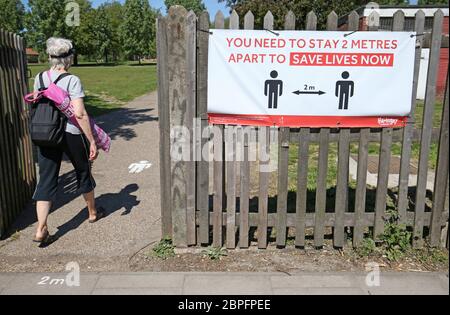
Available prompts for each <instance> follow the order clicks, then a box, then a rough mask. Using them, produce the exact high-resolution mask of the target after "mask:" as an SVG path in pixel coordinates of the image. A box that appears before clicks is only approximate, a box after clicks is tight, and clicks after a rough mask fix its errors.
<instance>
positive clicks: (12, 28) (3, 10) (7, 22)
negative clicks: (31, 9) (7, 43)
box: [0, 0, 25, 34]
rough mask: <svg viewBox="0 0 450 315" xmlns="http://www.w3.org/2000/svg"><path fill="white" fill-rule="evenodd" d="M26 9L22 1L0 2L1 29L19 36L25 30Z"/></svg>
mask: <svg viewBox="0 0 450 315" xmlns="http://www.w3.org/2000/svg"><path fill="white" fill-rule="evenodd" d="M24 16H25V8H24V6H23V4H22V1H20V0H0V28H2V29H4V30H5V31H8V32H12V33H17V34H19V33H20V32H21V31H22V30H23V22H24Z"/></svg>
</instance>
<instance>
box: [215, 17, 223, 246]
mask: <svg viewBox="0 0 450 315" xmlns="http://www.w3.org/2000/svg"><path fill="white" fill-rule="evenodd" d="M214 23H215V28H216V29H223V28H225V18H224V16H223V13H222V12H221V11H219V12H217V14H216V16H215V21H214ZM214 130H215V132H214V140H213V142H214V166H213V168H214V171H213V172H214V201H213V208H214V209H213V211H214V218H213V246H215V247H222V245H223V233H222V229H223V226H222V222H223V203H224V194H223V189H224V183H223V179H224V174H223V173H224V172H223V165H224V161H223V153H224V152H223V151H224V150H223V131H224V128H223V126H217V127H216V128H214Z"/></svg>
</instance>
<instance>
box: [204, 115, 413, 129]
mask: <svg viewBox="0 0 450 315" xmlns="http://www.w3.org/2000/svg"><path fill="white" fill-rule="evenodd" d="M208 116H209V123H210V124H216V125H237V126H274V127H290V128H402V127H405V125H406V122H407V119H408V117H373V116H288V115H228V114H208Z"/></svg>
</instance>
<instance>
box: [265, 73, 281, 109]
mask: <svg viewBox="0 0 450 315" xmlns="http://www.w3.org/2000/svg"><path fill="white" fill-rule="evenodd" d="M270 77H271V78H272V80H267V81H266V83H265V85H264V95H265V96H268V97H269V108H270V109H271V108H274V109H277V108H278V98H279V97H280V96H282V95H283V81H281V80H275V79H276V78H278V72H277V71H275V70H274V71H272V72H271V73H270Z"/></svg>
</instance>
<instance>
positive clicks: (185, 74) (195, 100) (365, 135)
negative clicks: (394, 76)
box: [157, 6, 449, 249]
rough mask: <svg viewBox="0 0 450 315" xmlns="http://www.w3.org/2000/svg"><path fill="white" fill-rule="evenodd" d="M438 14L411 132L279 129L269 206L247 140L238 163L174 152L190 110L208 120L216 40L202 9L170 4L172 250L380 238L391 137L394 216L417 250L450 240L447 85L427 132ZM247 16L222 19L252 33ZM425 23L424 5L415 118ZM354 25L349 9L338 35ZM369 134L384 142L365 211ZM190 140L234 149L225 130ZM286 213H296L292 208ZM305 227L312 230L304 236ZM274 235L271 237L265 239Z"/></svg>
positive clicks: (166, 20)
mask: <svg viewBox="0 0 450 315" xmlns="http://www.w3.org/2000/svg"><path fill="white" fill-rule="evenodd" d="M443 18H444V16H443V13H442V12H441V11H437V13H436V14H435V16H434V27H433V32H432V34H431V39H430V40H427V42H428V43H429V48H430V49H431V53H430V64H429V72H428V82H427V93H426V100H425V105H424V108H425V109H424V116H423V127H422V128H421V129H415V126H414V121H413V118H411V121H410V122H409V123H408V124H407V126H406V127H405V128H403V129H395V130H394V129H389V128H387V129H370V128H362V129H330V128H322V129H309V128H301V129H289V128H279V129H278V131H279V133H278V134H279V139H278V171H277V173H276V179H277V180H276V182H277V193H276V198H275V199H273V200H276V202H269V201H270V199H271V196H270V195H269V185H270V182H271V178H272V177H273V176H272V174H269V173H266V172H261V171H260V172H259V174H253V175H252V174H251V171H250V168H251V165H250V162H249V160H248V156H249V149H248V143H244V144H237V143H235V144H236V145H243V150H244V157H245V159H244V161H239V162H237V161H234V160H232V161H226V162H223V161H220V160H218V159H214V161H211V162H209V161H208V160H202V161H200V162H193V161H174V160H172V159H171V150H174V149H175V148H177V146H178V145H180V143H182V142H183V141H185V139H184V138H183V137H181V136H180V135H179V134H178V131H177V130H176V128H175V127H177V126H185V127H187V128H188V130H189V131H190V133H191V136H192V134H193V133H194V130H193V129H194V126H193V123H192V120H193V119H194V118H198V119H200V120H201V127H200V132H202V131H204V130H205V128H207V126H208V117H207V103H208V100H207V83H208V82H207V78H208V41H209V36H211V34H210V25H211V24H210V17H209V15H208V13H207V12H204V13H202V14H201V15H200V16H198V17H197V16H196V15H195V14H194V13H193V12H187V11H186V10H185V9H184V8H183V7H180V6H175V7H172V8H170V10H169V13H168V15H167V16H166V17H161V18H159V20H158V22H157V26H158V32H157V34H158V41H157V42H158V77H159V91H158V93H159V95H158V97H159V115H160V139H161V142H160V149H161V150H160V159H161V207H162V235H163V236H164V237H167V236H169V237H171V238H172V239H173V241H174V244H175V245H176V246H177V247H186V246H192V245H213V246H215V247H222V246H224V245H225V246H226V247H227V248H229V249H234V248H236V247H239V248H248V247H249V246H251V245H252V244H257V246H258V247H259V248H262V249H263V248H267V246H268V245H269V244H270V243H271V242H270V241H271V240H272V241H273V243H274V244H275V245H277V246H279V247H284V246H286V245H287V244H288V237H289V236H290V237H291V243H289V244H291V245H295V246H297V247H305V246H307V245H308V244H309V243H308V239H309V238H311V242H312V245H313V246H315V247H317V248H320V247H322V246H324V244H325V242H326V241H327V238H332V240H333V245H334V246H335V247H344V246H345V245H346V244H347V241H348V237H349V236H351V237H352V241H353V246H355V247H358V246H360V245H361V244H362V242H363V240H364V237H366V236H367V235H372V237H375V239H377V236H379V235H380V234H381V233H383V231H384V228H385V222H386V219H388V217H389V215H388V214H387V194H388V179H389V167H390V161H391V155H392V153H391V146H392V144H393V143H394V142H399V143H401V144H402V155H401V165H400V175H399V187H398V192H396V193H395V194H396V198H395V207H396V210H397V211H398V214H399V218H400V219H399V220H400V222H399V223H400V224H404V225H406V226H407V227H408V228H409V229H410V230H411V231H412V233H413V244H414V246H415V247H421V246H423V245H424V241H425V239H426V238H427V239H428V240H429V242H430V244H431V245H432V246H441V245H444V246H446V245H447V243H448V231H447V230H448V229H447V228H446V227H447V226H448V174H449V172H448V161H449V154H448V85H447V90H446V91H447V92H446V97H445V105H444V109H443V120H442V124H441V127H440V129H438V130H433V125H432V124H433V113H434V108H435V102H436V81H437V74H438V68H439V54H440V48H441V41H442V28H443V26H442V25H443ZM254 20H255V19H254V15H253V14H252V13H251V12H248V13H247V14H246V15H245V17H244V21H243V23H240V18H239V16H238V14H237V13H236V12H233V13H232V14H231V17H230V23H229V24H230V25H229V27H230V29H239V28H240V26H242V25H243V26H244V28H245V29H254ZM370 20H371V21H372V22H371V25H375V26H370V27H369V31H377V27H376V25H378V24H377V23H376V21H377V20H378V21H379V15H378V14H377V13H376V12H374V13H373V14H372V15H371V16H370ZM374 21H375V22H374ZM241 22H242V21H241ZM404 24H405V15H404V13H403V12H402V11H398V12H397V13H396V14H395V16H394V23H393V29H392V31H403V30H404ZM273 25H274V18H273V15H272V13H270V12H268V13H267V15H266V16H265V19H264V28H265V29H266V30H273ZM424 25H425V14H424V13H423V12H422V11H419V12H418V13H417V15H416V19H415V30H416V32H417V34H418V36H417V49H416V63H415V69H414V87H413V90H414V93H413V95H412V109H413V114H412V116H411V117H414V112H415V109H416V95H417V85H418V77H419V65H420V58H421V50H422V48H423V47H424V42H425V40H424V38H425V36H422V35H423V33H424ZM224 27H225V19H224V15H223V14H222V13H221V12H219V13H218V14H217V15H216V17H215V21H214V28H215V29H223V28H224ZM360 27H361V26H360V17H359V16H358V13H356V12H352V13H351V14H350V15H349V17H348V28H347V29H346V30H345V31H346V32H351V31H358V30H359V28H360ZM285 29H286V30H295V29H296V17H295V15H294V14H293V13H292V12H289V13H288V14H287V16H286V23H285ZM316 29H317V17H316V15H315V13H314V12H311V13H309V14H308V16H307V21H306V30H316ZM337 30H338V16H337V15H336V14H335V13H334V12H332V13H331V14H330V15H329V16H328V23H327V31H337ZM343 31H344V30H343ZM215 75H220V73H217V74H215ZM232 101H233V100H232V95H230V102H232ZM217 127H218V128H219V130H220V131H221V133H222V134H223V133H224V131H225V130H226V129H227V128H229V127H228V126H217ZM245 128H247V127H245ZM245 128H244V130H245ZM259 129H260V130H262V131H263V132H266V133H267V132H269V130H271V129H273V128H268V127H260V128H259ZM171 133H172V135H171ZM434 135H435V136H434ZM171 136H172V137H171ZM192 138H193V137H191V139H192ZM413 141H420V161H419V165H418V176H417V177H418V180H417V187H415V190H416V192H415V194H414V193H412V192H411V187H408V179H409V175H410V161H411V156H412V143H413ZM433 141H436V142H439V156H438V162H437V168H436V180H435V189H434V192H433V193H432V197H431V203H432V204H431V206H430V204H429V203H430V198H429V196H428V193H427V174H428V172H429V167H428V162H429V153H430V145H431V144H432V142H433ZM371 142H378V143H379V144H380V153H379V167H378V185H377V187H376V194H375V205H374V209H373V210H371V211H369V209H367V207H366V203H367V190H368V186H367V170H368V155H369V152H368V151H369V150H368V149H369V143H371ZM331 143H337V145H338V161H337V185H336V187H335V196H336V197H335V200H332V201H333V203H332V206H330V198H329V197H328V196H327V194H328V193H327V173H328V157H329V149H330V144H331ZM351 143H358V150H359V153H358V158H357V165H358V167H357V168H358V170H357V180H356V190H355V192H354V196H353V200H350V194H349V191H350V185H349V159H350V154H351V152H350V144H351ZM191 144H192V145H193V148H194V149H193V150H198V148H199V147H200V148H203V147H204V146H205V145H207V144H209V145H210V146H211V147H212V151H211V152H210V153H209V154H213V155H214V156H224V155H227V154H228V152H226V151H227V150H228V149H227V147H229V146H226V143H225V142H224V140H223V138H222V139H220V137H214V139H203V140H201V141H193V140H191ZM228 144H229V143H228ZM293 144H297V145H298V148H299V149H298V161H302V163H298V169H297V187H296V194H295V198H293V199H292V198H288V194H289V192H288V164H289V163H288V159H289V147H290V146H292V145H293ZM311 144H318V145H319V149H318V173H317V187H316V192H315V206H314V211H310V209H307V199H308V187H307V178H308V163H307V161H308V159H309V157H310V145H311ZM263 163H267V162H266V161H265V162H262V161H260V162H259V164H260V165H261V164H263ZM254 177H257V178H258V181H259V183H258V192H257V194H256V195H254V196H251V195H250V183H251V181H252V180H254ZM413 188H414V187H413ZM255 200H256V202H255ZM273 200H272V201H273ZM292 203H293V205H292ZM350 203H352V204H354V208H352V209H350V207H349V204H350ZM429 208H431V211H430V210H429ZM288 209H291V210H289V211H288ZM292 209H295V211H292ZM255 231H256V232H255ZM312 231H313V234H311V232H312ZM274 232H276V233H274ZM347 232H350V233H347ZM369 233H370V234H369ZM271 235H272V236H274V235H276V236H275V237H274V238H272V239H271ZM312 235H313V236H312ZM252 241H253V242H252Z"/></svg>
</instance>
